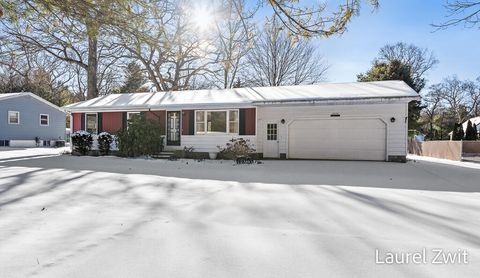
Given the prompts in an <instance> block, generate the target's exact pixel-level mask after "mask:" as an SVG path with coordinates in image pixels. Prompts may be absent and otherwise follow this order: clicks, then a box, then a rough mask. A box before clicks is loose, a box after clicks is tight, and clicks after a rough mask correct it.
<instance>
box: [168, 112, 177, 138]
mask: <svg viewBox="0 0 480 278" xmlns="http://www.w3.org/2000/svg"><path fill="white" fill-rule="evenodd" d="M167 146H180V111H168V112H167Z"/></svg>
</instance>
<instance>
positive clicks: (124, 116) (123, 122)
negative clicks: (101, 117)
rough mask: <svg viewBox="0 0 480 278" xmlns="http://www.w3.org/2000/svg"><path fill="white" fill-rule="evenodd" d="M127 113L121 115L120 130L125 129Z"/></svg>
mask: <svg viewBox="0 0 480 278" xmlns="http://www.w3.org/2000/svg"><path fill="white" fill-rule="evenodd" d="M127 124H128V123H127V112H123V113H122V128H123V129H127Z"/></svg>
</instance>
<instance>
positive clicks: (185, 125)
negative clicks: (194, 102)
mask: <svg viewBox="0 0 480 278" xmlns="http://www.w3.org/2000/svg"><path fill="white" fill-rule="evenodd" d="M190 113H193V110H182V135H189V134H190V124H192V125H193V124H194V123H190Z"/></svg>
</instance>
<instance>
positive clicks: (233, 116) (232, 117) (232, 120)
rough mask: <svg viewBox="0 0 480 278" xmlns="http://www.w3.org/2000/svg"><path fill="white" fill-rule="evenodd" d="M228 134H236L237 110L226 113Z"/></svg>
mask: <svg viewBox="0 0 480 278" xmlns="http://www.w3.org/2000/svg"><path fill="white" fill-rule="evenodd" d="M228 125H229V130H228V132H229V133H238V110H230V111H228Z"/></svg>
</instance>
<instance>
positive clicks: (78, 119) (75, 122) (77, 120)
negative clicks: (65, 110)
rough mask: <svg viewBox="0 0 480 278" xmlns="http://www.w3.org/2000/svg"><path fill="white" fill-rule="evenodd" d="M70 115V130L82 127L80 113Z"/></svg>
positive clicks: (77, 129) (73, 130)
mask: <svg viewBox="0 0 480 278" xmlns="http://www.w3.org/2000/svg"><path fill="white" fill-rule="evenodd" d="M72 117H73V128H72V132H75V131H79V130H81V129H82V113H72Z"/></svg>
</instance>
